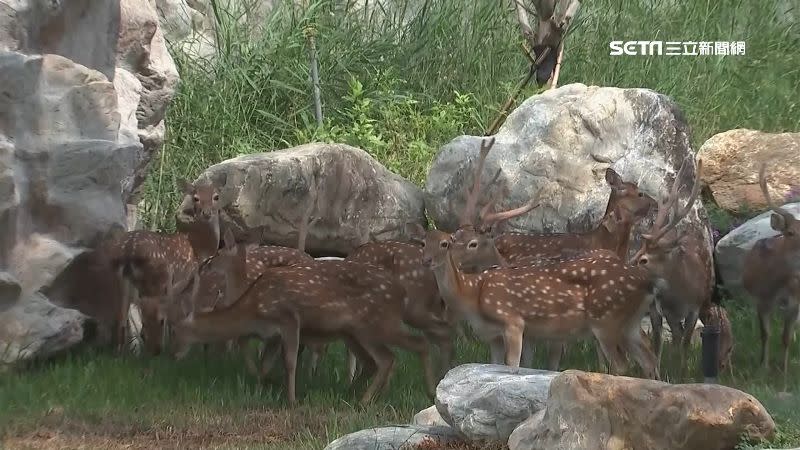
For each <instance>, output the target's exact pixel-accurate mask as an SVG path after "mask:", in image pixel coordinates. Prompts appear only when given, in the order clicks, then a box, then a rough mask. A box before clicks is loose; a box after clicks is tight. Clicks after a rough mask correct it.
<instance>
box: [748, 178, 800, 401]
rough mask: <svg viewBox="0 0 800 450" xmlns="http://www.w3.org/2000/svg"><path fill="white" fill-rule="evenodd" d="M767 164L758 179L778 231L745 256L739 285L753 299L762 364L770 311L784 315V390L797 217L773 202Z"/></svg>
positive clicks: (796, 281)
mask: <svg viewBox="0 0 800 450" xmlns="http://www.w3.org/2000/svg"><path fill="white" fill-rule="evenodd" d="M766 169H767V164H766V163H762V164H761V168H760V169H759V172H758V182H759V186H760V187H761V192H762V193H763V194H764V199H765V200H766V201H767V205H768V206H769V209H770V210H771V211H772V215H770V218H769V219H770V227H772V229H773V230H775V231H776V232H778V233H779V234H778V235H776V236H773V237H768V238H764V239H760V240H759V241H757V242H756V243H755V245H754V246H753V248H751V249H750V250H749V251H748V252H747V254H746V255H745V258H744V263H743V266H742V286H743V287H744V289H745V290H746V291H747V292H748V293H749V294H750V296H751V297H752V298H753V299H754V300H755V304H756V311H757V313H758V324H759V328H760V331H761V365H762V366H763V367H764V368H766V367H768V365H769V361H768V360H769V353H768V342H769V334H770V324H769V319H770V315H771V314H772V312H773V311H774V310H775V309H778V311H779V313H780V315H781V318H782V319H783V336H782V337H783V340H782V344H783V377H784V390H786V387H787V384H788V369H789V344H790V343H791V339H792V330H793V329H794V327H795V325H796V323H797V320H798V314H800V221H798V220H797V219H796V218H795V217H794V215H793V214H792V213H790V212H789V211H787V210H786V209H785V208H783V207H780V206H777V205H775V204H774V203H773V202H772V198H771V197H770V194H769V188H768V187H767V179H766V174H765V172H766Z"/></svg>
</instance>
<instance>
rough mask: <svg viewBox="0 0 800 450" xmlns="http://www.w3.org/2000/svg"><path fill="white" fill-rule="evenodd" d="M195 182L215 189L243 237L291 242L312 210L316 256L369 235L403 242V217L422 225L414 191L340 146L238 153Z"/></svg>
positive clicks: (347, 248)
mask: <svg viewBox="0 0 800 450" xmlns="http://www.w3.org/2000/svg"><path fill="white" fill-rule="evenodd" d="M201 179H202V180H210V181H211V182H212V183H214V184H215V185H216V186H218V187H219V188H220V202H221V204H222V205H223V208H224V211H225V212H226V213H227V215H228V216H229V218H230V220H231V221H232V224H231V225H232V226H231V228H232V229H233V230H234V232H235V233H236V234H237V235H238V237H241V238H243V239H251V238H252V236H258V238H259V239H260V240H261V242H264V243H271V244H276V245H285V246H289V247H294V246H296V245H297V234H298V227H299V225H300V223H301V222H302V219H303V217H304V213H305V212H306V211H307V208H309V207H310V208H311V210H310V216H309V217H310V218H312V221H314V223H313V225H312V226H311V227H309V232H308V238H307V240H306V249H307V250H308V251H309V252H312V253H315V254H320V255H323V254H329V255H346V254H348V253H349V252H351V251H352V250H353V249H355V248H356V247H358V246H359V245H362V244H364V243H366V242H369V241H370V240H372V239H375V240H388V239H399V240H405V239H407V236H406V235H405V224H406V223H407V222H414V223H419V224H421V225H423V226H425V225H426V224H427V222H426V219H425V206H424V201H423V196H422V191H421V190H420V189H419V188H417V187H416V186H414V185H413V184H412V183H411V182H409V181H407V180H405V179H404V178H402V177H401V176H399V175H397V174H395V173H392V172H390V171H389V170H388V169H386V168H385V167H383V166H382V165H381V164H380V163H379V162H378V161H376V160H375V159H374V158H372V157H371V156H370V155H369V154H368V153H367V152H365V151H363V150H361V149H358V148H355V147H351V146H349V145H344V144H323V143H312V144H306V145H301V146H299V147H293V148H288V149H284V150H276V151H272V152H266V153H259V154H254V155H245V156H239V157H237V158H233V159H229V160H227V161H223V162H221V163H219V164H216V165H213V166H211V167H209V168H208V169H207V170H206V171H205V172H204V173H202V174H201V175H200V177H199V178H198V180H201ZM311 202H313V205H311V206H309V204H310V203H311Z"/></svg>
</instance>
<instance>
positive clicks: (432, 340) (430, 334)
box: [423, 328, 453, 376]
mask: <svg viewBox="0 0 800 450" xmlns="http://www.w3.org/2000/svg"><path fill="white" fill-rule="evenodd" d="M423 333H424V334H425V339H427V340H428V345H429V346H436V347H437V348H438V349H439V353H440V362H439V365H438V367H437V368H438V371H436V372H435V373H437V374H439V375H440V376H443V375H444V374H445V373H446V372H447V371H448V370H450V364H451V361H452V360H453V342H452V340H451V339H450V330H440V329H437V328H433V329H431V328H429V329H427V330H424V332H423Z"/></svg>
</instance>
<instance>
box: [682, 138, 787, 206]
mask: <svg viewBox="0 0 800 450" xmlns="http://www.w3.org/2000/svg"><path fill="white" fill-rule="evenodd" d="M698 155H699V157H701V158H703V162H704V168H703V169H704V170H703V182H704V183H705V184H707V185H708V187H709V189H710V190H711V194H712V195H713V196H714V200H715V201H716V203H717V205H719V206H720V207H721V208H722V209H724V210H726V211H729V212H732V213H743V212H748V211H754V210H755V211H758V210H763V209H765V208H766V207H767V204H766V200H765V199H764V195H763V194H762V193H761V189H760V188H759V186H758V170H759V167H760V165H761V163H762V162H767V163H768V170H767V173H768V177H767V184H768V185H769V188H770V194H771V195H772V197H773V199H774V200H775V201H780V200H781V199H782V200H783V201H792V200H794V201H798V200H800V133H764V132H762V131H757V130H746V129H738V130H730V131H726V132H724V133H719V134H716V135H714V136H712V137H711V138H709V139H708V140H707V141H706V142H705V143H704V144H703V145H702V146H701V147H700V150H699V151H698ZM791 197H797V198H794V199H792V198H791Z"/></svg>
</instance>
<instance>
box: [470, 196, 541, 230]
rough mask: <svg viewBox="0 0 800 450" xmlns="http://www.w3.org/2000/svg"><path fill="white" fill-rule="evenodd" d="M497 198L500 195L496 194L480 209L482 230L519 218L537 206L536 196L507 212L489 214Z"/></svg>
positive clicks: (537, 199) (537, 197)
mask: <svg viewBox="0 0 800 450" xmlns="http://www.w3.org/2000/svg"><path fill="white" fill-rule="evenodd" d="M499 196H500V195H499V194H498V193H496V194H495V195H494V197H492V199H491V200H490V201H489V203H487V204H486V206H484V207H483V208H482V209H481V214H480V221H481V224H480V226H481V228H484V229H487V228H490V227H491V226H493V225H495V224H496V223H498V222H502V221H504V220H508V219H512V218H514V217H517V216H521V215H523V214H525V213H527V212H528V211H531V210H533V209H535V208H537V207H538V206H539V196H538V195H537V196H536V197H534V198H532V199H531V200H530V201H529V202H528V203H526V204H525V205H523V206H520V207H518V208H514V209H509V210H507V211H501V212H490V211H491V210H492V209H493V208H494V206H495V204H497V198H498V197H499Z"/></svg>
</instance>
